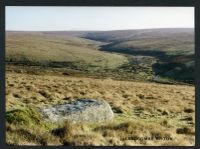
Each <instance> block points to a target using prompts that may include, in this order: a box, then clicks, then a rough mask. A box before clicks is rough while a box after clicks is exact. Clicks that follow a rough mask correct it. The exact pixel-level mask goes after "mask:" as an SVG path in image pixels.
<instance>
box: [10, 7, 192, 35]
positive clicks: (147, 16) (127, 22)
mask: <svg viewBox="0 0 200 149" xmlns="http://www.w3.org/2000/svg"><path fill="white" fill-rule="evenodd" d="M193 27H194V8H193V7H29V6H26V7H21V6H17V7H16V6H8V7H6V30H24V31H59V30H62V31H63V30H123V29H146V28H193Z"/></svg>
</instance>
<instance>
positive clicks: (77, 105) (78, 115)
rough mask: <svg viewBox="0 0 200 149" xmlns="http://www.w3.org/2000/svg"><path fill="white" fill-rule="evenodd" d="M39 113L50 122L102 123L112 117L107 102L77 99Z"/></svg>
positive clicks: (44, 109) (43, 109)
mask: <svg viewBox="0 0 200 149" xmlns="http://www.w3.org/2000/svg"><path fill="white" fill-rule="evenodd" d="M41 112H42V115H43V116H44V118H45V119H48V120H50V121H52V122H63V121H64V120H71V121H75V122H104V121H108V120H111V119H112V118H113V116H114V115H113V111H112V109H111V107H110V105H109V104H108V103H107V102H105V101H100V100H95V99H78V100H76V101H73V102H71V103H68V104H63V105H54V106H51V107H46V108H42V109H41Z"/></svg>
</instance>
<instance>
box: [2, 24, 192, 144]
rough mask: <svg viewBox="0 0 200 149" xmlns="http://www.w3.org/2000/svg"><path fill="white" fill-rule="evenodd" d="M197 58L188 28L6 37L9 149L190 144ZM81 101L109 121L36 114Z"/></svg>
mask: <svg viewBox="0 0 200 149" xmlns="http://www.w3.org/2000/svg"><path fill="white" fill-rule="evenodd" d="M194 56H195V53H194V29H193V28H163V29H139V30H113V31H7V32H6V143H7V144H9V145H72V146H84V145H88V146H99V145H105V146H113V145H123V146H144V145H145V146H151V145H154V146H155V145H156V146H157V145H158V146H160V145H162V146H180V145H194V141H195V88H194V68H195V61H194V60H195V58H194ZM78 99H97V100H103V101H106V102H107V103H108V104H109V105H110V107H111V109H112V111H113V114H114V117H113V118H112V120H109V121H106V122H96V123H87V122H78V123H77V122H76V123H74V122H72V121H70V120H66V121H65V122H63V123H55V122H51V121H48V120H46V119H44V117H43V115H42V114H41V112H40V110H39V109H41V108H43V107H48V106H52V105H59V104H68V103H70V102H72V101H76V100H78ZM141 138H143V139H141ZM144 138H146V139H144ZM148 138H154V139H152V140H151V139H148ZM155 138H160V139H155Z"/></svg>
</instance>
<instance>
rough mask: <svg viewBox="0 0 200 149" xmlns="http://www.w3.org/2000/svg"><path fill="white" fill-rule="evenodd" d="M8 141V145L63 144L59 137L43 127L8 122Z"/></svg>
mask: <svg viewBox="0 0 200 149" xmlns="http://www.w3.org/2000/svg"><path fill="white" fill-rule="evenodd" d="M6 143H7V144H8V145H42V146H46V145H52V144H53V145H61V143H60V141H59V138H58V137H56V136H53V135H51V133H49V132H48V130H46V129H45V128H43V127H40V126H39V125H35V126H34V128H33V127H32V126H26V127H24V125H14V124H9V123H6Z"/></svg>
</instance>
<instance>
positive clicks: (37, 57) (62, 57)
mask: <svg viewBox="0 0 200 149" xmlns="http://www.w3.org/2000/svg"><path fill="white" fill-rule="evenodd" d="M99 45H101V42H97V41H92V40H88V39H83V38H78V37H73V36H70V35H65V34H64V35H60V34H52V33H43V32H7V34H6V61H7V62H11V63H18V64H19V63H22V64H31V65H44V66H52V67H68V66H69V65H70V67H73V68H74V69H75V68H77V67H89V66H91V67H95V68H97V69H98V68H102V69H103V68H109V69H112V68H115V67H118V66H120V65H121V64H123V63H124V62H126V61H127V60H126V57H124V56H122V55H119V54H111V53H108V52H102V51H98V50H97V48H98V46H99ZM77 69H78V68H77Z"/></svg>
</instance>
